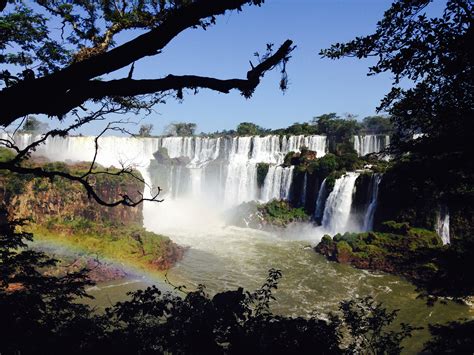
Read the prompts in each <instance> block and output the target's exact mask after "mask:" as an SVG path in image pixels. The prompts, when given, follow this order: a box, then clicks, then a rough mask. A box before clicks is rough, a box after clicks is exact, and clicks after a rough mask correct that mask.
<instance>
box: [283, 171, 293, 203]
mask: <svg viewBox="0 0 474 355" xmlns="http://www.w3.org/2000/svg"><path fill="white" fill-rule="evenodd" d="M294 168H295V167H294V166H290V167H289V168H285V169H283V172H282V173H283V177H282V179H281V180H282V184H281V188H282V189H283V191H282V193H281V198H282V199H283V200H290V198H291V196H290V192H291V183H292V182H293V170H294Z"/></svg>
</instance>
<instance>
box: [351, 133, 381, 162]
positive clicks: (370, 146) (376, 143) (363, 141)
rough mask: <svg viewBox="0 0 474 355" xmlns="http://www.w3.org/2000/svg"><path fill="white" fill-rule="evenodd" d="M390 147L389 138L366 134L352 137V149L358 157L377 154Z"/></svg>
mask: <svg viewBox="0 0 474 355" xmlns="http://www.w3.org/2000/svg"><path fill="white" fill-rule="evenodd" d="M389 145H390V136H388V135H378V134H377V135H375V134H367V135H363V136H354V149H355V151H356V152H357V154H358V155H359V156H360V157H363V156H365V155H367V154H371V153H378V152H381V151H382V150H384V149H385V148H387V147H388V146H389Z"/></svg>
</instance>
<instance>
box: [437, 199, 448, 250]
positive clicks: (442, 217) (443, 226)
mask: <svg viewBox="0 0 474 355" xmlns="http://www.w3.org/2000/svg"><path fill="white" fill-rule="evenodd" d="M436 232H437V233H438V235H439V236H440V237H441V240H442V241H443V244H449V243H450V242H451V240H450V236H449V210H448V207H447V206H446V205H441V206H440V208H439V211H438V213H437V214H436Z"/></svg>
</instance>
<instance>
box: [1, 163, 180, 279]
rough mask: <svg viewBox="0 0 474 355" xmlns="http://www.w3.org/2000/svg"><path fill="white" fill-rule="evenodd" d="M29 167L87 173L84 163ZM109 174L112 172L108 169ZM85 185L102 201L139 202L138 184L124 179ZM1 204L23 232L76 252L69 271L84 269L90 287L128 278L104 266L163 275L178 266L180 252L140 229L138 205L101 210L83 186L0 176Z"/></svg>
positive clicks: (104, 177)
mask: <svg viewBox="0 0 474 355" xmlns="http://www.w3.org/2000/svg"><path fill="white" fill-rule="evenodd" d="M29 163H30V164H36V165H41V166H42V167H43V168H51V169H56V170H65V171H68V172H70V173H71V174H73V175H81V174H82V173H84V171H87V170H86V169H88V168H89V164H88V163H79V164H74V165H66V164H64V163H48V162H45V161H39V160H35V161H34V162H29ZM109 172H113V171H112V170H111V169H109ZM134 175H135V176H139V173H138V172H134ZM89 183H90V184H91V185H93V186H94V188H95V191H96V192H97V194H98V195H99V196H100V197H101V198H102V199H103V200H105V201H113V200H116V199H117V198H120V196H121V195H124V194H127V195H128V196H130V197H131V198H132V199H135V200H138V199H139V198H140V197H141V196H142V195H141V194H142V193H143V190H144V184H143V183H142V182H141V180H140V179H137V178H135V177H133V176H131V175H128V174H125V175H120V176H115V175H110V174H96V175H92V176H90V179H89ZM0 201H3V203H4V205H5V206H6V207H7V209H8V210H9V213H10V215H11V216H13V217H15V218H26V219H29V220H30V221H31V222H30V223H29V225H28V229H29V230H30V231H31V232H33V234H34V235H35V239H43V240H51V241H53V242H55V241H59V242H61V243H62V244H65V245H67V246H70V247H72V249H77V250H81V251H82V252H81V254H80V255H76V256H72V257H71V256H70V257H69V258H68V259H69V263H68V265H69V268H70V269H71V271H74V270H76V269H78V268H82V267H87V268H88V269H90V270H91V271H90V274H89V277H90V278H91V279H92V280H94V281H105V280H114V279H117V278H123V277H126V276H127V275H128V273H127V271H126V269H124V268H122V267H120V266H117V265H118V264H114V263H109V262H105V261H104V260H109V259H113V260H117V259H118V261H119V263H125V264H129V265H130V266H132V267H138V268H144V269H151V270H166V269H169V268H170V267H172V266H173V265H174V264H175V263H176V262H177V261H179V260H180V259H181V258H182V257H183V254H184V251H185V249H184V248H182V247H180V246H178V245H176V244H175V243H173V242H172V241H171V240H170V239H169V238H167V237H166V236H161V235H157V234H155V233H151V232H148V231H146V230H145V229H144V228H143V227H142V224H143V214H142V205H141V204H140V205H138V206H137V207H127V206H116V207H105V206H101V205H99V204H98V203H97V202H95V200H93V199H90V198H89V197H88V196H87V193H86V192H85V190H84V189H83V187H82V185H80V184H76V183H74V182H72V181H70V180H66V179H59V178H57V179H54V180H52V181H51V180H49V179H43V178H36V177H32V176H25V175H15V174H11V173H8V172H0ZM71 258H72V259H71ZM59 269H60V268H58V270H59ZM56 271H57V270H56ZM53 272H54V271H53Z"/></svg>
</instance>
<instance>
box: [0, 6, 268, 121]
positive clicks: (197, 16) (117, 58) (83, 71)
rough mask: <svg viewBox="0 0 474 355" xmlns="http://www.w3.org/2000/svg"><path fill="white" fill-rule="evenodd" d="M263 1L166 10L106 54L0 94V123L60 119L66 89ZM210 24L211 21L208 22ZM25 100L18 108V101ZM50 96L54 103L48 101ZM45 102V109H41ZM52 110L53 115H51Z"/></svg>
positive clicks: (15, 86) (117, 67)
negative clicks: (58, 106)
mask: <svg viewBox="0 0 474 355" xmlns="http://www.w3.org/2000/svg"><path fill="white" fill-rule="evenodd" d="M262 2H263V0H258V1H257V0H252V1H250V0H219V1H215V0H195V1H193V2H191V3H190V4H189V5H186V6H182V7H179V8H177V9H175V10H173V11H170V12H169V13H168V14H167V16H166V17H165V18H164V20H163V21H162V22H161V24H160V25H159V26H158V27H156V28H154V29H152V30H150V31H148V32H147V33H145V34H143V35H141V36H138V37H137V38H135V39H133V40H131V41H129V42H126V43H124V44H123V45H121V46H118V47H116V48H114V49H112V50H110V51H108V52H104V53H102V54H98V55H96V56H93V57H90V58H88V59H85V60H83V61H81V62H77V63H74V64H71V65H69V66H68V67H66V68H64V69H63V70H60V71H59V72H56V73H53V74H50V75H47V76H45V77H42V78H38V79H33V80H29V81H22V82H20V83H18V84H17V85H14V86H11V87H8V88H5V89H3V90H2V91H1V92H0V107H1V108H2V112H1V115H0V124H2V125H3V126H5V127H6V126H8V125H9V124H10V123H12V122H13V121H14V120H15V119H17V118H19V117H22V116H24V115H27V114H30V113H46V114H49V115H57V116H59V117H61V116H62V115H63V114H65V113H66V112H67V111H66V112H57V110H54V103H52V102H51V101H54V102H57V100H58V98H61V97H63V96H64V95H65V94H66V93H67V92H68V91H69V90H71V89H73V88H75V87H77V86H81V83H86V82H88V81H89V80H91V79H94V78H97V77H99V76H101V75H105V74H108V73H111V72H113V71H116V70H118V69H121V68H123V67H125V66H127V65H129V64H131V63H133V62H135V61H138V60H139V59H141V58H144V57H146V56H152V55H155V54H157V53H159V51H160V50H161V49H163V48H164V47H165V46H166V45H167V44H168V43H169V42H170V41H171V40H172V39H173V38H175V37H176V36H177V35H178V34H179V33H181V32H182V31H184V30H185V29H187V28H192V27H196V26H199V25H202V20H204V19H207V18H211V19H212V18H213V17H214V16H218V15H222V14H224V13H225V12H226V11H227V10H240V9H241V7H242V6H243V5H245V4H247V3H249V4H251V3H253V4H257V5H260V4H261V3H262ZM211 22H212V20H211ZM20 97H26V98H28V99H27V100H25V101H24V102H23V103H22V105H18V104H16V102H18V98H20ZM52 97H54V100H52V99H51V98H52ZM45 101H49V106H52V107H49V108H45V107H44V106H45ZM54 111H56V112H54Z"/></svg>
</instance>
